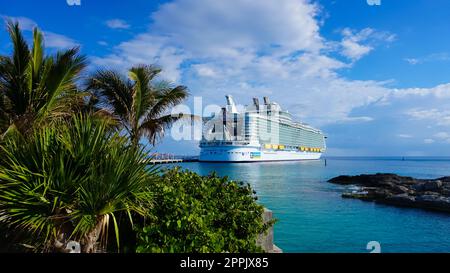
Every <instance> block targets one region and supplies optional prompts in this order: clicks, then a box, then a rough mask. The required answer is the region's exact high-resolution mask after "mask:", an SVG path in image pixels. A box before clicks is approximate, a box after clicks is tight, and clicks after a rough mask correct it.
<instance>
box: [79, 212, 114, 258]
mask: <svg viewBox="0 0 450 273" xmlns="http://www.w3.org/2000/svg"><path fill="white" fill-rule="evenodd" d="M108 221H109V217H108V215H103V216H101V217H99V220H98V222H97V224H96V225H95V227H94V228H93V229H92V230H91V231H89V232H88V233H87V234H86V235H85V236H84V237H83V239H82V240H81V252H82V253H96V252H106V249H105V247H104V246H103V245H102V244H101V243H100V242H99V239H100V235H101V234H102V232H107V228H108ZM104 235H105V236H106V234H104ZM99 246H101V247H99Z"/></svg>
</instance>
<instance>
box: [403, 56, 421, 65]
mask: <svg viewBox="0 0 450 273" xmlns="http://www.w3.org/2000/svg"><path fill="white" fill-rule="evenodd" d="M404 60H405V61H406V62H407V63H409V64H411V65H416V64H418V63H420V60H419V59H416V58H405V59H404Z"/></svg>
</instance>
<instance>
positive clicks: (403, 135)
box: [397, 134, 413, 138]
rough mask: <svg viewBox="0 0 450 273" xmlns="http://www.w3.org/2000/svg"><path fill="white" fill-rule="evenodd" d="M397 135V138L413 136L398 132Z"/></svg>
mask: <svg viewBox="0 0 450 273" xmlns="http://www.w3.org/2000/svg"><path fill="white" fill-rule="evenodd" d="M397 137H399V138H412V137H413V136H412V135H409V134H398V135H397Z"/></svg>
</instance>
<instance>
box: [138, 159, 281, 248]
mask: <svg viewBox="0 0 450 273" xmlns="http://www.w3.org/2000/svg"><path fill="white" fill-rule="evenodd" d="M153 191H154V198H155V199H154V201H155V206H154V207H153V208H152V209H151V214H152V215H153V217H154V219H152V220H151V221H150V223H148V224H147V225H145V226H144V227H141V228H139V229H138V231H137V232H138V245H137V252H170V253H188V252H203V253H205V252H215V253H217V252H219V253H220V252H260V251H262V250H261V248H260V247H258V246H257V245H256V237H257V236H258V234H260V233H262V232H265V231H266V230H267V229H268V228H269V226H270V225H272V224H273V223H272V222H270V223H266V224H264V222H263V219H262V214H263V210H264V208H263V207H262V206H261V205H259V204H257V203H256V197H255V196H254V194H255V192H254V191H253V190H252V189H251V187H250V185H248V184H247V185H244V184H243V183H239V184H238V183H236V182H234V181H230V180H228V178H226V177H225V178H220V177H218V176H216V175H215V174H212V175H210V176H206V177H202V176H199V175H198V174H196V173H193V172H189V171H180V170H179V169H178V168H175V169H172V170H167V171H165V173H164V174H163V175H162V178H161V180H160V181H159V182H157V183H156V185H155V188H154V189H153Z"/></svg>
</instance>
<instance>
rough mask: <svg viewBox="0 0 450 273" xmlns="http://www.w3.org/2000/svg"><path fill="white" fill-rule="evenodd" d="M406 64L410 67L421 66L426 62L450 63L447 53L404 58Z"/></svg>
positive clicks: (449, 55)
mask: <svg viewBox="0 0 450 273" xmlns="http://www.w3.org/2000/svg"><path fill="white" fill-rule="evenodd" d="M404 60H405V61H406V62H408V63H409V64H411V65H416V64H423V63H427V62H444V61H450V54H449V53H447V52H440V53H432V54H429V55H427V56H425V57H421V58H405V59H404Z"/></svg>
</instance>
